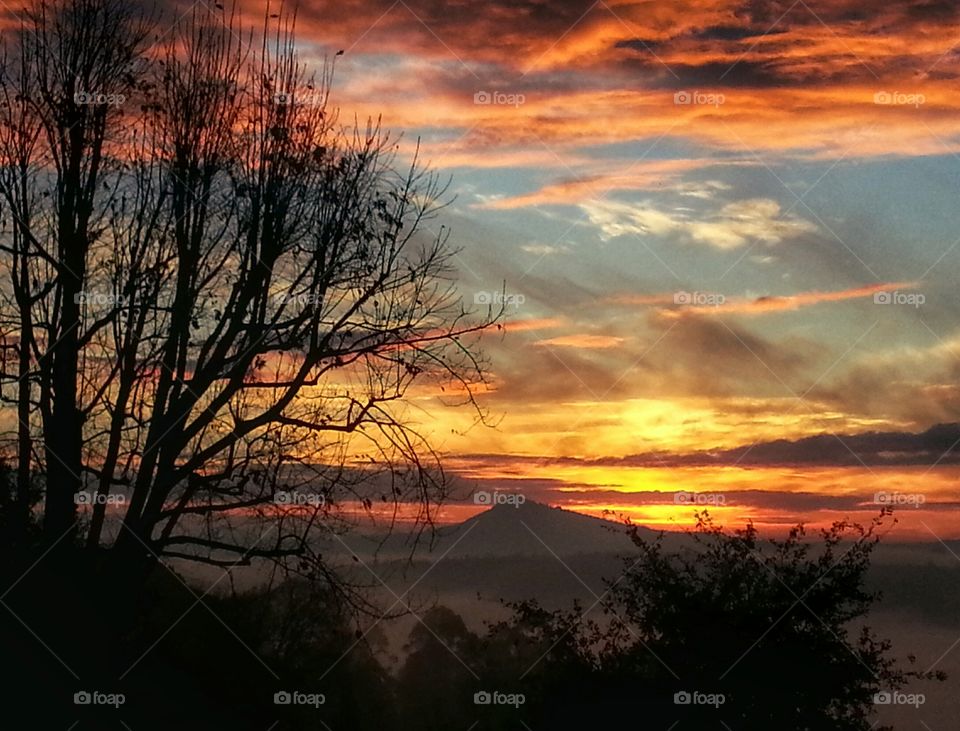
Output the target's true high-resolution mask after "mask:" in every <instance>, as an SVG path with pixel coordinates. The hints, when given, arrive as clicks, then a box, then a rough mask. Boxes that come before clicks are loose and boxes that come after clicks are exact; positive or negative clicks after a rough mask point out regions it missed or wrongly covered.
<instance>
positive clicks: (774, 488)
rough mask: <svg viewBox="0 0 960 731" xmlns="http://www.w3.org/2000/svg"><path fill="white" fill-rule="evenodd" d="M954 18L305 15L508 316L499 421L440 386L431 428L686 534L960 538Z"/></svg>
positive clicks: (685, 13)
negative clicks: (730, 528) (700, 521)
mask: <svg viewBox="0 0 960 731" xmlns="http://www.w3.org/2000/svg"><path fill="white" fill-rule="evenodd" d="M273 10H275V8H274V7H273V6H271V7H270V9H269V10H268V9H267V7H266V5H265V4H264V3H260V2H254V1H253V0H241V11H242V14H243V16H244V17H245V18H248V19H249V22H250V23H251V24H253V25H256V24H257V23H258V22H259V20H258V19H262V18H263V15H264V13H265V12H266V13H268V14H269V13H270V12H272V11H273ZM958 21H960V7H958V6H957V5H956V4H955V3H954V2H952V0H893V1H892V2H885V3H881V4H876V7H865V6H864V3H862V2H859V1H858V2H853V1H852V0H850V1H848V0H806V1H805V0H795V1H794V2H790V1H789V0H732V1H731V0H693V1H691V2H685V3H665V2H642V1H641V2H620V1H619V0H598V1H597V2H590V1H589V0H552V1H550V2H547V1H546V0H509V1H508V0H484V1H483V2H479V1H476V0H474V1H472V2H468V1H467V0H459V1H456V0H455V1H453V2H450V1H448V0H444V1H440V0H396V1H395V2H393V1H391V0H364V1H363V2H360V1H359V0H345V1H343V2H336V3H333V2H304V3H302V4H301V5H300V6H299V7H298V9H297V24H298V35H299V41H300V46H301V48H302V49H303V53H304V58H305V60H306V61H307V62H308V63H309V62H319V61H320V60H321V59H324V58H326V59H330V60H332V61H333V62H334V63H335V71H334V77H333V100H334V103H335V104H336V105H338V106H339V107H340V108H341V117H342V119H345V120H349V119H352V118H353V115H357V118H358V119H359V120H361V122H362V121H364V120H365V119H366V118H367V117H368V116H374V117H377V116H379V117H381V118H382V124H383V126H384V127H385V128H387V129H390V130H393V131H394V132H395V133H398V134H399V133H402V138H401V139H400V146H401V147H400V149H401V153H400V154H401V156H409V155H411V154H412V153H413V150H414V149H415V147H416V145H417V144H418V141H419V146H420V155H421V158H422V159H423V160H424V161H426V162H428V163H429V164H430V166H431V167H432V169H433V170H435V171H437V172H438V173H439V174H440V175H441V176H443V177H444V178H445V179H446V178H447V177H449V179H450V187H449V190H448V193H449V198H450V201H451V202H450V205H449V206H448V207H447V208H446V209H445V210H444V211H443V212H442V213H441V214H440V215H439V216H438V217H437V218H436V219H435V220H433V221H430V222H428V224H427V226H426V229H425V231H424V233H425V235H432V234H435V233H436V232H437V231H438V230H439V227H440V226H441V225H442V226H444V227H445V228H448V229H450V231H451V232H452V233H451V239H450V241H451V243H452V244H453V245H454V246H455V247H457V248H458V250H459V253H458V254H457V258H456V263H457V266H458V268H459V286H460V290H461V292H462V293H463V295H464V298H465V300H466V302H467V303H470V304H473V305H474V306H476V307H477V309H478V310H485V309H486V307H487V305H488V304H489V303H490V302H494V304H495V305H496V304H497V303H500V302H502V303H503V304H504V306H505V310H506V317H505V321H504V326H503V328H502V329H498V330H496V331H495V332H491V333H490V335H489V336H488V337H487V338H486V339H485V341H484V347H485V352H486V355H487V357H488V360H489V365H490V379H489V383H488V384H487V385H485V386H484V387H483V388H482V389H481V390H480V393H479V395H480V400H481V404H482V406H483V408H484V409H485V410H486V412H487V414H488V422H489V424H490V425H483V424H477V423H476V414H475V413H473V412H471V411H470V410H465V409H449V408H442V406H441V401H440V399H438V398H437V396H436V394H434V393H431V394H423V395H421V396H419V397H417V398H416V400H415V403H414V404H413V407H414V408H412V410H411V414H412V416H411V418H413V419H416V420H420V421H421V422H422V424H421V425H422V427H423V429H424V430H425V431H427V432H429V433H431V434H432V435H433V438H434V441H435V444H436V445H437V446H438V447H439V448H440V449H442V450H443V451H444V452H445V453H446V454H447V465H448V467H449V468H450V469H451V470H452V471H453V473H454V474H456V475H457V476H459V478H460V479H461V480H462V483H463V485H465V486H466V488H467V489H468V490H470V489H479V490H481V491H483V492H486V493H490V494H494V495H496V494H498V493H503V494H505V495H506V494H513V493H521V494H523V495H524V496H525V497H527V498H528V499H535V500H539V501H543V502H547V503H550V504H553V505H559V506H564V507H568V508H572V509H576V510H581V511H583V512H587V513H592V514H604V513H608V512H612V513H614V514H617V515H623V516H628V517H630V518H632V519H634V520H637V521H638V522H641V523H644V524H646V525H654V526H663V527H671V526H683V525H688V524H689V523H690V522H691V520H692V514H693V511H694V510H695V509H697V508H698V507H707V508H709V509H710V510H711V512H713V513H714V514H719V515H720V516H721V518H722V519H724V520H729V521H730V522H742V521H743V520H746V519H751V520H754V521H755V522H757V523H758V524H760V525H765V526H771V527H783V526H786V525H790V524H793V523H795V522H797V521H798V520H803V521H807V522H809V523H811V524H815V525H823V524H826V523H828V522H829V521H831V520H835V519H839V518H842V517H844V516H848V515H849V516H853V517H861V518H863V519H864V520H866V519H868V518H869V517H870V516H871V515H873V514H875V513H876V512H877V511H878V510H879V508H880V506H881V505H885V504H886V505H895V506H896V508H897V510H896V512H897V515H898V517H900V520H901V523H900V526H899V527H898V531H899V534H900V535H902V536H904V537H911V538H922V539H925V540H938V539H947V538H960V511H957V510H956V508H957V507H958V506H960V487H958V482H957V478H958V471H960V457H958V456H957V455H956V454H954V453H953V451H952V449H953V447H954V446H956V444H957V442H958V441H960V428H957V427H956V426H949V425H951V424H955V423H956V422H960V417H958V411H960V391H958V386H957V380H958V376H960V361H958V356H960V328H958V325H957V323H958V314H960V298H958V297H957V295H956V286H957V281H956V280H957V272H958V271H960V270H958V263H960V261H958V260H960V225H958V224H960V206H958V205H957V195H958V188H960V185H958V183H960V165H958V162H960V154H958V153H960V114H958V112H960V96H958V95H957V94H956V88H957V83H956V82H957V79H958V75H960V22H958ZM337 51H343V53H342V55H334V54H336V52H337ZM938 425H947V426H938ZM496 499H497V498H493V500H494V501H495V500H496ZM482 508H483V505H482V504H478V503H477V502H476V501H473V500H468V501H467V502H466V503H465V504H464V505H463V506H460V508H458V509H456V510H454V511H453V512H451V513H449V514H450V515H457V516H459V515H462V514H463V512H464V511H466V512H470V511H471V510H480V509H482Z"/></svg>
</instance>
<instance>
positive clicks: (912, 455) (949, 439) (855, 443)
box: [619, 423, 960, 467]
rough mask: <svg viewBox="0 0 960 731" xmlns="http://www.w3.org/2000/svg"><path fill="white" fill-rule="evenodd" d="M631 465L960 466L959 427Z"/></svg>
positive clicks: (781, 443) (817, 439)
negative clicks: (935, 464)
mask: <svg viewBox="0 0 960 731" xmlns="http://www.w3.org/2000/svg"><path fill="white" fill-rule="evenodd" d="M619 462H620V463H621V464H632V465H650V466H654V465H656V466H663V465H665V464H666V465H677V466H687V465H689V466H701V465H717V466H724V465H740V466H743V467H748V466H765V467H773V466H791V465H806V466H835V467H857V466H863V465H866V466H870V467H872V466H906V465H933V464H934V463H937V464H939V465H951V464H960V424H956V423H955V424H938V425H936V426H933V427H931V428H930V429H927V430H926V431H924V432H920V433H918V434H914V433H910V432H867V433H864V434H846V435H837V434H818V435H816V436H811V437H805V438H803V439H797V440H788V439H777V440H774V441H769V442H757V443H755V444H749V445H744V446H742V447H736V448H734V449H726V450H722V451H718V452H697V453H693V454H684V455H666V454H638V455H633V456H630V457H625V458H623V460H619Z"/></svg>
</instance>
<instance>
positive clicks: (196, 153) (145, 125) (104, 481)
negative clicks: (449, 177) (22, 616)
mask: <svg viewBox="0 0 960 731" xmlns="http://www.w3.org/2000/svg"><path fill="white" fill-rule="evenodd" d="M293 26H294V16H293V15H292V14H288V13H285V12H284V13H281V14H280V17H279V18H277V19H276V20H275V21H274V20H273V19H272V18H270V19H267V20H266V21H265V26H264V29H263V31H262V32H261V33H256V34H255V33H253V32H252V31H251V30H244V29H242V28H241V27H240V21H239V20H238V17H237V15H236V13H235V12H234V11H230V10H227V11H221V10H213V9H206V8H205V7H204V8H200V7H199V6H194V9H193V10H192V11H191V12H190V14H189V15H188V16H185V17H182V18H180V19H179V20H177V21H176V22H175V23H174V25H173V26H172V27H170V28H165V27H164V26H163V24H157V23H153V22H149V21H148V20H147V19H145V18H143V17H142V16H137V15H136V14H135V13H133V12H132V11H129V10H128V9H126V8H125V6H122V5H120V4H119V3H118V2H117V0H82V2H79V3H66V2H62V3H61V2H55V3H54V2H51V1H50V0H40V2H39V4H38V5H37V6H36V7H35V9H34V11H33V12H32V13H31V14H30V15H29V18H28V21H27V23H26V25H25V26H24V28H23V29H21V32H20V33H19V35H18V36H17V38H16V43H15V49H14V52H13V53H12V54H11V61H10V63H9V64H8V65H7V68H8V71H7V72H6V73H5V75H4V77H3V79H2V85H0V94H3V95H5V98H6V99H7V100H8V103H7V105H6V106H5V107H4V111H3V114H4V115H5V116H4V117H3V119H2V120H0V125H2V127H3V129H2V131H0V155H2V157H3V166H2V171H0V188H2V189H0V195H2V199H3V202H4V205H5V211H4V212H5V214H6V215H5V217H4V228H3V230H2V246H3V248H2V251H3V253H4V255H5V264H4V265H5V267H6V265H7V263H9V270H8V271H9V276H8V277H7V278H6V279H7V281H5V282H4V286H3V289H4V293H5V297H6V299H5V301H4V311H3V322H4V323H8V324H7V330H8V331H9V333H10V337H9V341H10V345H11V347H12V350H11V351H10V353H11V355H10V358H9V359H6V360H5V362H7V360H9V362H10V363H11V364H12V363H13V362H14V361H15V362H16V367H13V366H11V367H10V368H5V369H4V374H3V375H4V379H5V380H4V389H3V395H4V397H5V398H7V399H9V400H11V401H15V402H16V403H17V406H18V410H19V412H20V413H19V421H20V426H19V427H18V430H19V433H18V444H19V446H20V449H19V452H18V456H19V459H18V464H19V466H20V472H21V473H24V472H28V471H29V468H30V466H31V464H33V465H34V467H35V468H36V469H37V470H39V471H40V472H41V473H43V474H44V475H45V476H46V485H47V491H46V501H45V507H44V511H45V520H46V524H47V529H48V536H49V539H50V541H56V540H59V539H60V538H61V537H62V534H63V533H64V532H65V531H70V530H71V527H72V526H74V525H76V514H75V510H74V495H75V494H76V493H81V492H84V491H88V492H90V493H91V494H93V495H95V497H93V498H92V499H91V502H92V504H93V505H92V509H91V512H90V521H89V523H88V524H86V528H87V530H86V536H85V540H86V544H87V546H88V547H91V548H96V547H100V546H104V545H109V546H112V547H113V548H115V549H116V551H115V553H116V554H117V555H118V556H119V557H121V558H123V559H124V560H130V559H132V560H138V561H139V560H140V559H141V558H143V557H144V556H148V557H151V558H152V557H155V556H157V555H166V556H176V557H184V558H189V559H191V560H199V561H205V562H208V563H212V564H216V565H227V564H229V565H232V564H235V563H238V562H241V563H244V562H249V561H250V560H251V559H253V558H256V557H261V558H268V559H273V560H277V561H284V560H285V559H288V558H295V559H296V561H295V565H296V566H298V567H300V569H301V570H303V571H305V572H307V573H316V572H318V571H320V572H323V571H325V567H324V566H323V564H322V562H321V561H320V560H319V558H318V557H317V556H315V555H313V553H312V546H313V542H312V540H311V535H312V534H313V533H315V532H316V530H317V529H318V528H324V529H328V528H337V527H338V526H340V525H342V524H343V523H344V522H349V521H348V518H349V516H350V515H352V514H355V513H357V512H358V511H359V512H361V513H362V512H367V513H370V512H373V511H374V502H377V503H380V504H381V505H386V506H388V509H385V510H386V514H387V515H396V514H397V512H398V511H400V510H401V509H403V508H404V507H405V506H406V507H408V508H409V507H413V508H415V513H416V517H417V518H418V520H419V521H420V522H421V523H422V524H429V523H430V521H431V520H432V517H433V513H434V511H435V508H436V505H437V503H438V502H439V501H440V500H442V499H443V498H444V496H445V495H446V493H447V482H446V479H445V476H444V473H443V470H442V466H441V464H440V461H439V456H438V455H437V454H436V453H435V452H434V451H433V450H432V449H431V447H430V444H429V442H428V440H427V439H426V438H425V435H424V434H421V433H420V432H419V431H418V430H417V428H416V426H415V424H416V420H415V419H414V418H412V411H411V409H412V408H413V406H412V403H411V401H410V399H409V395H410V394H411V393H413V391H411V389H419V388H427V389H441V388H442V389H444V390H445V392H446V393H447V394H448V395H449V396H450V397H451V399H452V400H453V401H454V402H456V403H460V404H461V405H462V404H468V405H471V406H472V407H473V408H478V407H477V404H476V402H475V400H474V388H475V386H476V385H477V384H478V383H480V382H482V381H483V380H484V378H485V373H484V367H483V362H482V360H481V358H480V357H479V355H478V353H479V350H478V348H477V339H478V337H479V335H480V333H481V332H482V331H483V330H484V329H485V328H486V327H488V326H489V325H490V324H491V323H492V322H494V321H495V320H496V319H497V317H498V314H497V313H492V312H486V313H482V314H481V315H480V316H475V315H473V314H471V313H470V312H468V311H467V310H466V309H465V308H464V306H463V304H462V300H461V298H460V297H459V295H458V294H457V292H456V289H455V274H456V272H455V268H454V266H453V256H454V254H455V252H454V250H453V249H451V248H450V246H449V244H448V241H447V230H446V229H445V228H444V227H442V226H441V227H440V231H439V233H437V234H430V235H427V227H426V226H425V225H424V224H425V222H426V221H427V220H428V219H430V218H431V217H433V216H434V215H435V214H436V213H437V211H438V210H440V209H441V208H442V207H443V206H444V201H445V198H446V193H445V186H444V185H443V184H442V183H441V181H440V180H439V179H438V178H437V177H436V175H435V174H432V173H431V172H430V171H428V170H426V169H425V168H424V167H423V166H422V165H421V164H420V162H419V160H418V157H417V155H416V154H415V153H414V154H413V155H412V157H410V158H408V159H405V158H404V157H403V156H402V155H401V152H402V150H401V149H400V147H399V145H398V143H397V141H395V140H394V139H393V138H392V137H391V136H390V135H389V134H387V133H385V132H383V131H382V130H381V129H380V126H379V124H378V123H377V122H374V121H369V122H368V123H367V124H366V125H365V126H361V125H358V124H356V123H355V124H352V125H344V124H342V123H341V122H340V120H339V118H338V114H337V112H336V110H335V109H334V108H333V107H332V106H331V105H330V103H329V98H328V97H329V89H330V83H331V71H332V69H331V68H330V67H326V68H324V69H321V70H320V72H319V73H313V72H311V71H310V70H308V69H307V68H306V67H305V66H304V64H303V63H302V62H301V61H300V59H299V57H298V55H297V52H296V48H295V43H294V34H293V29H294V28H293ZM154 31H155V33H154ZM12 99H16V100H18V101H16V103H11V102H10V100H12ZM49 242H53V243H52V244H51V243H49ZM5 352H6V351H5ZM14 389H16V390H14ZM38 424H39V425H40V427H41V429H40V431H39V433H37V425H38ZM34 440H38V441H39V442H40V443H41V444H42V450H36V449H33V447H32V444H33V442H34ZM30 451H34V452H36V454H35V455H34V456H33V457H32V458H31V457H29V456H28V452H30ZM84 473H85V474H84ZM118 494H119V495H123V496H124V498H125V501H124V502H123V505H122V508H121V509H120V510H122V513H121V512H119V511H118V510H117V509H114V507H112V506H111V502H112V501H111V498H112V497H113V496H115V495H118ZM291 495H293V496H295V497H293V498H291V497H290V496H291ZM116 502H120V501H119V500H117V501H116ZM382 509H384V508H382ZM120 515H122V521H121V520H120ZM113 516H117V517H118V520H116V521H112V520H110V518H111V517H113ZM107 526H110V529H109V530H108V529H107Z"/></svg>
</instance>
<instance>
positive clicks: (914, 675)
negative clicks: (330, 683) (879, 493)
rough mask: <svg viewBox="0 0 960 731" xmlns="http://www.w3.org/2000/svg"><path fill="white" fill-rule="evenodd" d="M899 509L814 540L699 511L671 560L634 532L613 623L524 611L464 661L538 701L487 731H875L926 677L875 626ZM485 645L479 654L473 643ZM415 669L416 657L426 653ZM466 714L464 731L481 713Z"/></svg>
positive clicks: (530, 606) (606, 612)
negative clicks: (729, 523)
mask: <svg viewBox="0 0 960 731" xmlns="http://www.w3.org/2000/svg"><path fill="white" fill-rule="evenodd" d="M885 518H886V514H883V515H881V516H880V517H878V518H877V519H876V520H874V521H873V522H872V523H871V524H870V525H869V526H867V527H861V526H859V525H856V524H852V523H847V522H840V523H837V524H835V525H833V526H832V527H831V528H829V529H826V530H824V531H822V533H821V536H820V540H819V541H813V540H807V539H806V538H805V534H804V529H803V528H802V527H796V528H794V529H793V530H791V531H790V533H789V535H788V536H787V537H786V538H784V539H767V540H763V539H761V538H760V537H759V535H758V533H757V530H756V529H755V528H754V527H753V526H752V525H750V526H748V527H746V528H745V529H741V530H736V531H734V532H732V533H726V532H725V531H723V530H722V529H721V528H720V527H718V526H717V525H716V524H714V523H713V521H712V520H711V519H710V517H709V515H708V514H706V513H704V514H701V515H700V516H698V523H697V528H696V529H695V530H694V531H692V533H691V534H690V537H691V539H692V540H691V541H690V542H689V545H687V546H686V547H684V548H681V549H679V550H667V548H666V547H665V546H664V543H663V540H662V539H663V536H662V535H661V536H660V538H659V539H657V540H653V541H651V540H648V539H645V538H644V537H643V535H642V534H641V533H640V532H639V531H638V530H637V529H636V528H634V529H633V530H632V533H631V535H632V537H633V540H634V542H635V544H636V545H637V547H638V549H639V554H638V555H636V556H631V557H628V558H627V559H625V561H626V570H625V572H624V573H623V574H622V576H621V577H619V578H618V579H617V580H614V581H610V582H609V590H608V592H607V593H606V594H605V595H604V602H603V615H602V618H597V619H590V618H587V616H586V615H587V614H588V612H584V611H582V609H581V608H579V607H575V608H574V609H573V610H555V611H548V610H546V609H544V608H542V607H540V606H539V604H538V603H537V602H536V601H527V602H521V603H519V604H514V605H511V606H512V609H513V615H512V616H511V617H510V618H509V619H508V620H505V621H503V622H500V623H497V624H495V625H493V626H491V627H490V629H489V631H488V633H487V635H486V636H485V637H483V638H481V640H480V641H479V642H478V643H476V645H475V646H476V647H477V648H479V649H477V650H476V651H475V652H473V653H472V654H468V655H466V656H465V658H464V659H465V662H467V664H470V665H471V666H475V667H476V668H478V673H479V674H480V675H481V677H482V679H483V681H482V682H484V683H487V684H488V685H490V686H492V687H498V688H500V689H502V690H505V691H508V692H515V693H523V694H524V695H525V696H526V702H525V704H524V705H523V706H522V707H521V708H519V709H516V711H515V712H514V713H513V716H512V717H511V716H510V715H509V714H507V713H501V714H500V715H498V716H490V717H484V718H483V723H481V725H480V726H478V728H514V727H516V725H517V723H518V720H522V721H523V722H524V723H526V724H527V725H528V726H529V727H530V728H558V729H580V728H584V727H585V726H587V725H590V724H591V723H593V722H595V719H597V718H603V719H604V723H605V724H609V725H611V726H617V725H620V724H627V723H634V722H635V721H636V719H637V718H642V719H643V720H644V723H646V724H649V725H650V727H651V728H670V727H671V726H673V725H677V728H698V729H700V728H703V729H706V728H723V724H726V725H727V726H728V727H729V728H734V729H757V730H760V729H770V728H783V729H805V730H808V731H820V730H822V731H827V730H828V729H847V730H849V731H867V729H872V728H878V727H877V726H876V725H875V724H872V723H871V721H870V717H871V715H872V714H873V712H874V711H875V710H876V709H875V705H874V701H875V695H876V694H878V693H884V692H893V691H896V690H898V689H900V688H902V687H903V686H904V684H905V683H907V682H908V681H911V680H920V679H927V680H930V679H939V680H942V679H944V677H945V676H943V674H942V673H925V672H919V671H915V670H911V669H909V668H904V667H901V665H900V664H899V663H898V662H897V660H896V659H894V658H893V657H891V656H890V653H889V651H890V649H891V645H890V643H889V641H887V640H884V639H881V638H879V637H877V636H876V635H875V633H873V632H872V631H871V630H870V629H869V628H868V627H867V626H865V625H864V620H865V619H866V617H867V615H868V612H869V610H870V608H871V606H872V605H873V603H874V601H875V599H876V598H877V597H876V595H874V594H872V593H871V592H869V591H867V590H866V589H865V586H864V581H865V576H866V572H867V569H868V568H869V563H870V555H871V552H872V550H873V548H874V547H875V546H876V544H877V541H878V540H879V537H880V536H879V533H878V530H879V528H880V526H881V525H882V524H883V520H884V519H885ZM472 646H474V645H471V647H472ZM411 659H412V658H411ZM471 711H472V709H470V708H469V707H464V709H463V713H464V715H463V716H462V717H461V718H460V722H463V721H466V722H467V725H469V724H470V723H472V722H474V721H477V720H478V718H480V717H481V716H480V715H478V714H477V713H476V712H475V711H474V712H471Z"/></svg>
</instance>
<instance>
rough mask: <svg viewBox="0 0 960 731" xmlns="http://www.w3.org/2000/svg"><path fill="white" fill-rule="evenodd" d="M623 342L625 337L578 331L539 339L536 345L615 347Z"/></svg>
mask: <svg viewBox="0 0 960 731" xmlns="http://www.w3.org/2000/svg"><path fill="white" fill-rule="evenodd" d="M622 342H623V338H618V337H614V336H612V335H589V334H586V333H578V334H576V335H561V336H559V337H556V338H549V339H548V340H538V341H537V342H535V343H534V345H541V346H553V347H559V348H598V349H603V348H615V347H617V346H618V345H620V343H622Z"/></svg>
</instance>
